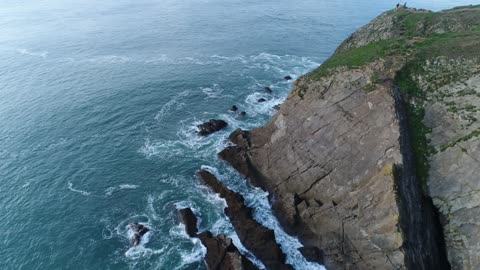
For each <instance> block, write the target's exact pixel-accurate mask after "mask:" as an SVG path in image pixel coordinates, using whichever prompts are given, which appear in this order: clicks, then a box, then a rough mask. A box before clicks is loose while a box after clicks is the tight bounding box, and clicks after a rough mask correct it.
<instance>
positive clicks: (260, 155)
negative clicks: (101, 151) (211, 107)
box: [219, 7, 480, 269]
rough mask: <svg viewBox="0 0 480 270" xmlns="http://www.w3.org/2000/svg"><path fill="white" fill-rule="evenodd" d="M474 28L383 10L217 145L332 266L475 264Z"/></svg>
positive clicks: (468, 11)
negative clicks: (269, 110)
mask: <svg viewBox="0 0 480 270" xmlns="http://www.w3.org/2000/svg"><path fill="white" fill-rule="evenodd" d="M479 27H480V7H462V8H457V9H452V10H448V11H444V12H439V13H433V12H428V11H424V10H413V9H400V10H395V11H389V12H386V13H384V14H382V15H381V16H380V17H378V18H377V19H375V20H374V21H372V22H371V23H370V24H368V25H367V26H365V27H363V28H361V29H360V30H359V31H357V32H356V33H354V34H352V36H351V37H349V38H348V39H347V40H346V41H345V42H344V43H342V45H341V46H340V47H339V48H338V49H337V51H336V53H335V54H334V55H333V56H332V57H331V58H330V59H329V60H327V61H326V62H325V64H324V65H323V67H322V66H321V67H319V68H318V69H317V70H315V71H312V72H311V73H309V74H307V75H305V76H303V77H300V78H299V79H298V80H297V81H295V83H294V86H293V89H292V91H291V93H290V94H289V96H288V97H287V99H286V101H285V102H284V103H283V104H282V106H281V107H280V110H279V111H278V112H277V113H276V114H275V115H274V116H273V117H272V119H271V120H270V121H269V122H268V123H267V124H266V125H265V126H263V127H260V128H257V129H254V130H252V131H242V130H236V131H234V132H233V133H232V134H231V135H230V137H229V139H230V140H231V141H232V142H233V143H234V146H231V147H228V148H226V149H225V150H224V151H222V152H221V153H220V154H219V155H220V157H221V158H223V159H224V160H226V161H227V162H229V163H230V164H231V165H232V166H233V167H235V168H236V169H237V170H238V171H239V172H240V173H242V174H243V175H245V176H246V177H247V178H248V180H249V181H250V182H251V183H252V184H253V185H256V186H259V187H261V188H263V189H265V190H267V191H269V193H270V196H271V198H270V199H271V202H272V205H273V207H274V210H275V212H276V214H277V215H278V217H279V219H280V221H281V222H282V224H284V225H285V226H286V228H287V229H290V231H291V232H293V233H296V234H297V235H299V237H300V239H301V240H302V242H303V243H304V244H305V245H306V246H309V247H318V248H320V249H321V250H322V252H323V255H324V260H325V265H326V266H327V267H329V268H331V269H450V263H451V265H452V267H453V269H480V268H479V256H480V253H479V247H480V246H479V245H478V243H479V241H478V240H479V239H478V237H479V235H480V233H479V228H478V225H479V224H480V218H479V215H478V214H479V208H478V205H479V204H478V200H479V196H478V194H477V193H478V190H479V189H478V186H479V185H480V183H479V182H480V180H479V179H480V177H479V175H480V172H479V168H478V166H476V165H478V161H479V160H480V159H479V156H478V155H479V154H478V153H479V151H478V145H479V142H478V137H479V136H480V129H479V125H478V122H477V119H479V118H478V117H480V115H478V112H480V104H479V101H478V98H479V97H480V94H479V92H478V90H479V89H478V85H479V73H478V71H479V68H478V67H479V66H478V64H477V63H479V62H478V58H479V51H478V48H479V46H480V33H479V32H478V31H477V30H476V29H480V28H479ZM475 48H477V49H475ZM397 85H398V86H399V87H397ZM429 129H430V131H428V130H429ZM432 149H433V150H432ZM431 198H432V199H433V202H432V199H431ZM434 205H435V206H436V207H438V208H439V213H438V212H437V209H436V208H435V207H434ZM441 225H443V227H444V230H443V233H444V234H445V237H444V236H443V235H442V226H441ZM445 247H446V248H447V250H448V260H447V258H446V257H447V252H446V251H445ZM449 262H450V263H449Z"/></svg>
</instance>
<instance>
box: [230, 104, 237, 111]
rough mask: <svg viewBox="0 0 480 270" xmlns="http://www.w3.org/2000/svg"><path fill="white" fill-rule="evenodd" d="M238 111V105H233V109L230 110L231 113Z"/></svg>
mask: <svg viewBox="0 0 480 270" xmlns="http://www.w3.org/2000/svg"><path fill="white" fill-rule="evenodd" d="M237 110H238V107H237V106H236V105H232V107H231V108H230V111H232V112H236V111H237Z"/></svg>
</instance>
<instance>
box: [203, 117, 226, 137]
mask: <svg viewBox="0 0 480 270" xmlns="http://www.w3.org/2000/svg"><path fill="white" fill-rule="evenodd" d="M227 125H228V123H227V122H225V121H223V120H217V119H210V120H209V121H208V122H205V123H203V124H200V125H198V126H197V127H198V132H197V133H198V135H200V136H207V135H210V134H212V133H214V132H217V131H219V130H221V129H224V128H225V127H227Z"/></svg>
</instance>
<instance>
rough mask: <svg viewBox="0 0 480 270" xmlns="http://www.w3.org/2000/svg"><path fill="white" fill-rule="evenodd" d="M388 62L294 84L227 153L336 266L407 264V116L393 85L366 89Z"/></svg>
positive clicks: (286, 220)
mask: <svg viewBox="0 0 480 270" xmlns="http://www.w3.org/2000/svg"><path fill="white" fill-rule="evenodd" d="M373 67H375V70H376V69H377V68H378V69H379V70H380V69H382V67H381V63H375V64H374V65H372V67H367V68H365V69H362V70H355V71H340V72H338V73H336V74H335V75H333V76H330V77H328V78H325V79H324V80H322V81H318V82H315V83H314V84H311V83H307V82H306V81H305V80H303V79H300V80H298V81H297V82H296V89H300V88H302V87H308V90H307V91H304V92H305V95H304V96H303V99H302V98H300V97H299V96H298V95H297V92H296V90H295V89H294V90H293V91H292V92H291V94H290V95H289V96H288V98H287V100H286V101H285V103H283V105H282V106H281V108H280V111H279V112H278V113H277V114H276V115H275V116H274V117H273V118H272V119H271V120H270V121H269V122H268V123H267V125H265V126H264V127H261V128H259V129H255V130H252V131H251V132H242V131H236V132H234V133H233V134H232V135H231V137H230V139H231V140H232V142H233V143H235V144H236V146H235V147H231V148H227V149H226V150H225V151H223V152H222V153H221V154H220V155H221V157H223V158H224V159H226V160H227V161H229V162H230V163H231V164H232V165H233V166H234V167H236V168H237V169H239V171H240V172H242V173H243V174H244V175H247V176H248V177H249V178H250V179H252V182H254V184H256V185H259V186H261V187H262V188H264V189H266V190H268V191H271V194H273V198H272V201H273V202H274V208H275V209H276V210H277V213H279V215H280V218H281V219H282V220H283V223H284V224H287V227H289V228H293V231H295V232H296V233H298V234H300V235H301V238H302V239H309V240H308V241H307V244H310V245H311V244H313V245H316V246H319V247H320V248H321V249H323V251H324V253H325V260H326V261H325V263H326V266H327V267H332V269H343V268H345V269H399V268H402V267H403V264H404V254H403V252H402V250H401V246H402V244H403V238H402V235H401V232H400V231H399V229H398V220H399V209H398V207H397V203H396V199H395V198H396V197H395V196H396V195H395V189H394V185H395V181H394V176H393V166H394V164H401V163H402V159H401V153H400V145H399V136H400V131H399V123H398V120H397V117H396V112H395V102H394V99H393V98H392V96H391V94H390V89H389V88H388V87H387V86H379V89H378V90H375V91H372V92H369V93H367V92H366V91H364V90H363V87H364V86H366V85H367V84H368V83H369V80H370V79H369V78H370V75H371V73H372V72H373V70H374V69H373Z"/></svg>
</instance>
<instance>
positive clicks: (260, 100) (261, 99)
mask: <svg viewBox="0 0 480 270" xmlns="http://www.w3.org/2000/svg"><path fill="white" fill-rule="evenodd" d="M265 101H267V100H266V99H264V98H259V99H258V100H257V102H265Z"/></svg>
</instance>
